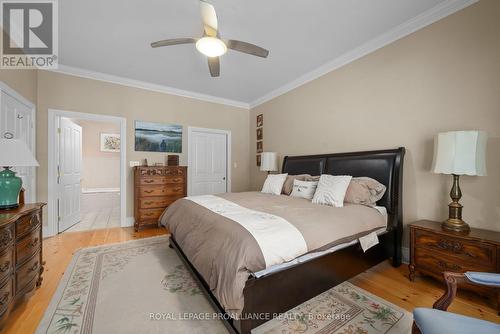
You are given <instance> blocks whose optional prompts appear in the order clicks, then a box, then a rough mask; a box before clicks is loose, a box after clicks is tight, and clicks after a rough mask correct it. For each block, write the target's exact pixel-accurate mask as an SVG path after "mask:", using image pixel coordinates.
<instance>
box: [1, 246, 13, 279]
mask: <svg viewBox="0 0 500 334" xmlns="http://www.w3.org/2000/svg"><path fill="white" fill-rule="evenodd" d="M12 252H13V250H12V248H8V249H7V250H5V251H4V252H3V253H2V254H0V282H2V281H3V280H4V278H5V277H7V276H9V275H10V273H11V271H12V268H13V263H14V261H13V257H12Z"/></svg>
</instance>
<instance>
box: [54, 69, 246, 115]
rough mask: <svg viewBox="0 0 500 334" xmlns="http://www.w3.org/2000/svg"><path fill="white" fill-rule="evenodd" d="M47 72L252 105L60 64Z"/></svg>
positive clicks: (231, 104) (219, 101)
mask: <svg viewBox="0 0 500 334" xmlns="http://www.w3.org/2000/svg"><path fill="white" fill-rule="evenodd" d="M45 71H49V72H55V73H61V74H67V75H72V76H75V77H80V78H86V79H93V80H99V81H104V82H108V83H113V84H117V85H122V86H127V87H133V88H139V89H144V90H149V91H153V92H158V93H165V94H170V95H176V96H182V97H187V98H191V99H195V100H200V101H205V102H211V103H217V104H223V105H227V106H231V107H237V108H243V109H250V105H249V104H248V103H245V102H241V101H235V100H229V99H225V98H222V97H217V96H212V95H207V94H201V93H196V92H191V91H188V90H183V89H178V88H174V87H169V86H163V85H157V84H154V83H149V82H145V81H139V80H134V79H129V78H124V77H120V76H116V75H112V74H106V73H102V72H96V71H91V70H86V69H82V68H78V67H73V66H67V65H62V64H59V66H58V68H57V69H47V70H45Z"/></svg>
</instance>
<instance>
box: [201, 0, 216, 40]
mask: <svg viewBox="0 0 500 334" xmlns="http://www.w3.org/2000/svg"><path fill="white" fill-rule="evenodd" d="M200 10H201V19H202V20H203V25H204V26H205V35H207V36H210V37H216V36H217V33H218V29H219V27H218V23H217V13H216V12H215V8H214V6H212V5H211V4H209V3H208V2H205V1H203V0H200Z"/></svg>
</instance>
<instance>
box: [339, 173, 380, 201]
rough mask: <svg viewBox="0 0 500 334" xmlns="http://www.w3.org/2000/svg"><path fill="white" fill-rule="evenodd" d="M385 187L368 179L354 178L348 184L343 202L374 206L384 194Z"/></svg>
mask: <svg viewBox="0 0 500 334" xmlns="http://www.w3.org/2000/svg"><path fill="white" fill-rule="evenodd" d="M385 190H386V187H385V186H384V185H383V184H382V183H380V182H378V181H377V180H374V179H372V178H370V177H354V178H352V180H351V183H349V187H348V188H347V192H346V194H345V198H344V202H346V203H353V204H362V205H368V206H375V205H376V204H377V201H379V200H380V199H381V198H382V197H383V196H384V194H385Z"/></svg>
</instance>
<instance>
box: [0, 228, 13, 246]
mask: <svg viewBox="0 0 500 334" xmlns="http://www.w3.org/2000/svg"><path fill="white" fill-rule="evenodd" d="M11 240H12V232H11V231H10V229H5V230H3V233H2V236H1V237H0V245H2V246H6V245H8V244H9V243H10V241H11Z"/></svg>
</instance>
